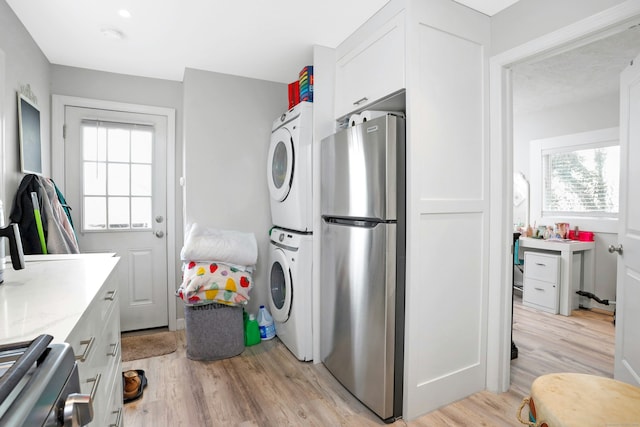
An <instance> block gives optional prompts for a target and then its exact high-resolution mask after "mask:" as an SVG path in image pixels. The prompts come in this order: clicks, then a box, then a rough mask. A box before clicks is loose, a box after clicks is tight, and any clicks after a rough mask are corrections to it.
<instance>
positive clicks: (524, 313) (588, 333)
mask: <svg viewBox="0 0 640 427" xmlns="http://www.w3.org/2000/svg"><path fill="white" fill-rule="evenodd" d="M612 320H613V317H612V316H611V315H610V314H608V313H602V312H599V313H596V312H592V311H588V310H579V311H576V312H574V313H573V315H572V316H570V317H565V316H559V315H552V314H548V313H543V312H539V311H537V310H534V309H531V308H528V307H523V306H522V305H521V302H520V299H519V298H517V300H516V304H515V307H514V331H513V338H514V341H515V343H516V345H517V346H518V349H519V357H518V358H517V359H515V360H513V361H512V362H511V374H512V375H511V387H510V389H509V391H507V392H506V393H502V394H495V393H491V392H488V391H483V392H480V393H476V394H474V395H472V396H469V397H468V398H466V399H463V400H460V401H458V402H454V403H452V404H450V405H447V406H445V407H443V408H440V409H439V410H437V411H434V412H431V413H430V414H427V415H424V416H422V417H420V418H418V419H416V420H412V421H410V422H406V421H405V420H398V421H396V422H395V423H392V424H389V425H391V426H395V427H400V426H409V427H427V426H428V427H434V426H435V427H438V426H491V427H499V426H517V425H519V423H518V421H517V418H516V412H517V409H518V407H519V405H520V402H521V401H522V398H523V397H525V396H527V395H528V393H529V388H530V386H531V383H532V381H533V380H534V379H535V378H536V377H538V376H540V375H543V374H546V373H551V372H581V373H590V374H595V375H600V376H605V377H612V374H613V351H614V335H615V333H614V330H615V328H614V325H613V323H612ZM176 337H177V342H178V350H177V351H176V352H175V353H172V354H168V355H164V356H159V357H152V358H148V359H142V360H134V361H131V362H125V363H123V369H124V370H127V369H144V370H145V372H146V375H147V377H148V381H149V386H148V387H147V388H146V389H145V391H144V395H143V397H142V398H141V399H140V400H138V401H136V402H132V403H128V404H126V405H125V410H124V425H126V426H127V427H138V426H141V427H146V426H149V427H163V426H171V427H173V426H190V427H193V426H198V427H200V426H203V427H204V426H241V427H258V426H259V427H269V426H274V427H275V426H277V427H280V426H319V427H326V426H357V427H360V426H383V425H385V424H384V423H383V422H382V420H380V418H378V417H377V416H376V415H375V414H373V413H372V412H371V411H370V410H369V409H367V408H366V407H365V406H364V405H362V404H361V403H360V402H359V401H358V400H357V399H356V398H355V397H353V395H351V394H350V393H349V392H348V391H347V390H346V389H345V388H344V387H342V386H341V385H340V383H339V382H338V381H336V379H335V378H334V377H333V376H332V375H331V374H330V373H329V372H328V371H327V369H326V368H325V367H324V366H323V365H322V364H317V365H315V364H312V363H309V362H300V361H298V360H297V359H296V358H295V357H294V356H293V355H292V354H291V353H290V352H289V351H288V349H287V348H286V347H285V346H284V345H283V344H282V343H281V342H280V341H279V340H278V339H277V338H276V339H273V340H271V341H266V342H262V343H261V344H259V345H256V346H253V347H248V348H246V349H245V351H244V352H243V353H242V354H241V355H240V356H236V357H232V358H229V359H224V360H218V361H205V362H202V361H193V360H189V359H188V358H187V357H186V338H185V332H184V331H178V332H176Z"/></svg>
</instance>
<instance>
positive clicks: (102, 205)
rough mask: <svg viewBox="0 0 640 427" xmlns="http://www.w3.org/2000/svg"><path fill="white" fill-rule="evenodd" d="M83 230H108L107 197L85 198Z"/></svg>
mask: <svg viewBox="0 0 640 427" xmlns="http://www.w3.org/2000/svg"><path fill="white" fill-rule="evenodd" d="M83 212H84V218H83V221H82V223H83V228H84V229H85V230H105V229H106V228H107V199H106V198H105V197H85V198H84V209H83Z"/></svg>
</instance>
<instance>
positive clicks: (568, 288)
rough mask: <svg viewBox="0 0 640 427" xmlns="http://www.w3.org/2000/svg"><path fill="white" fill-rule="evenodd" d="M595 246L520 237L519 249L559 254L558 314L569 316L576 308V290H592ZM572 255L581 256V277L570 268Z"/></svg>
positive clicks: (577, 301) (589, 243) (588, 243)
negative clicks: (575, 275)
mask: <svg viewBox="0 0 640 427" xmlns="http://www.w3.org/2000/svg"><path fill="white" fill-rule="evenodd" d="M595 246H596V245H595V243H594V242H580V241H577V240H569V241H567V240H543V239H533V238H531V237H520V250H522V251H526V250H527V249H535V250H538V251H545V252H553V253H559V254H560V258H561V263H560V264H561V265H560V314H562V315H564V316H571V310H575V309H577V308H578V306H579V301H580V297H579V296H578V295H577V294H576V291H577V290H580V289H582V290H585V291H587V292H593V290H594V271H595V262H594V259H595V255H594V254H595V251H594V249H595ZM574 255H576V256H582V262H581V263H580V264H581V268H580V271H581V273H582V274H581V275H582V277H574V271H573V268H572V262H573V257H574ZM581 279H582V280H581Z"/></svg>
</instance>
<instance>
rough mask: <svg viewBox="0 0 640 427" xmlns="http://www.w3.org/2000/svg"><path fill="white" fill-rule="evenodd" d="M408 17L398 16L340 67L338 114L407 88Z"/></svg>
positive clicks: (341, 59)
mask: <svg viewBox="0 0 640 427" xmlns="http://www.w3.org/2000/svg"><path fill="white" fill-rule="evenodd" d="M404 19H405V14H404V12H401V13H398V14H397V15H396V16H394V17H393V18H392V19H391V20H389V21H388V22H387V23H386V24H384V25H382V26H381V27H379V28H378V29H376V30H375V31H374V32H373V33H371V34H370V35H368V36H367V37H366V38H365V39H364V40H362V42H360V43H359V44H357V45H356V46H355V47H354V48H353V49H351V50H349V51H348V52H346V53H345V54H344V55H342V56H340V57H339V58H338V61H337V63H336V83H335V91H336V92H335V113H336V117H343V116H345V115H347V114H349V113H351V112H353V111H356V110H361V109H363V108H365V107H366V106H367V105H369V104H371V103H373V102H374V101H377V100H379V99H381V98H384V97H386V96H388V95H390V94H392V93H394V92H397V91H398V90H400V89H403V88H404V87H405V23H404Z"/></svg>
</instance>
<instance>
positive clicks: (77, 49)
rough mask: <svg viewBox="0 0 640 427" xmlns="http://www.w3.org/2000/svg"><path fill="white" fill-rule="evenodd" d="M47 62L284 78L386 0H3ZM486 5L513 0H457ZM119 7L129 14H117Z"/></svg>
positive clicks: (152, 73)
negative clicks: (193, 69)
mask: <svg viewBox="0 0 640 427" xmlns="http://www.w3.org/2000/svg"><path fill="white" fill-rule="evenodd" d="M6 1H7V4H8V5H9V6H10V7H11V8H12V9H13V11H14V12H15V14H16V15H17V16H18V18H19V19H20V21H21V22H22V23H23V25H24V26H25V27H26V29H27V31H28V32H29V33H30V34H31V36H32V37H33V39H34V40H35V42H36V43H37V44H38V46H39V47H40V49H41V50H42V52H43V53H44V55H45V56H46V57H47V59H48V60H49V62H51V63H53V64H59V65H67V66H73V67H80V68H88V69H94V70H101V71H110V72H115V73H122V74H130V75H137V76H144V77H155V78H162V79H169V80H177V81H181V80H182V78H183V73H184V69H185V67H190V68H197V69H201V70H207V71H215V72H220V73H226V74H234V75H239V76H245V77H252V78H258V79H263V80H270V81H275V82H282V83H288V82H291V81H293V80H295V79H296V78H297V73H298V71H299V70H300V69H301V68H302V67H303V66H305V65H309V64H311V63H312V46H313V45H321V46H327V47H332V48H333V47H336V46H337V45H338V44H340V42H341V41H343V40H344V39H345V38H346V37H347V36H348V35H349V34H351V33H352V32H353V31H354V30H356V29H357V28H358V27H359V26H360V25H362V24H363V23H364V22H366V21H367V19H369V17H371V16H372V15H373V14H374V13H375V12H376V11H378V10H379V9H380V8H381V7H382V6H384V5H385V4H386V3H387V1H388V0H348V1H344V0H323V1H322V2H311V1H309V0H277V1H264V0H226V1H220V0H217V1H216V0H162V1H157V0H117V1H113V0H109V1H107V0H55V1H52V0H6ZM456 1H457V2H458V3H461V4H464V5H466V6H468V7H471V8H473V9H476V10H479V11H480V12H482V13H484V14H486V15H489V16H491V15H493V14H495V13H497V12H498V11H500V10H502V9H504V8H506V7H508V6H510V5H511V4H513V3H515V2H516V1H517V0H456ZM121 10H126V11H128V12H129V13H130V15H131V16H130V17H123V16H120V14H119V11H121Z"/></svg>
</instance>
